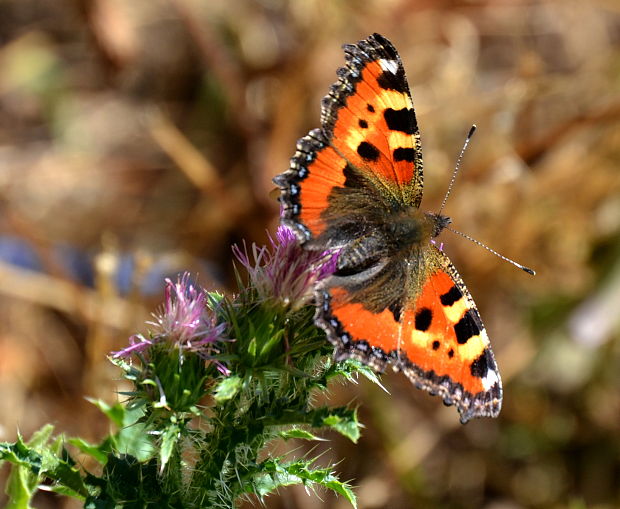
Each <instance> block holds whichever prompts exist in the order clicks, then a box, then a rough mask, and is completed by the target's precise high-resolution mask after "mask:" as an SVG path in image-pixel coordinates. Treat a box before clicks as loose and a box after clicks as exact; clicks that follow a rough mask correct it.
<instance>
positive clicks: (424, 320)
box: [415, 308, 433, 332]
mask: <svg viewBox="0 0 620 509" xmlns="http://www.w3.org/2000/svg"><path fill="white" fill-rule="evenodd" d="M432 321H433V312H432V311H431V310H430V309H429V308H422V309H420V310H418V312H417V313H416V314H415V328H416V329H417V330H419V331H421V332H424V331H426V330H428V328H429V327H430V326H431V322H432Z"/></svg>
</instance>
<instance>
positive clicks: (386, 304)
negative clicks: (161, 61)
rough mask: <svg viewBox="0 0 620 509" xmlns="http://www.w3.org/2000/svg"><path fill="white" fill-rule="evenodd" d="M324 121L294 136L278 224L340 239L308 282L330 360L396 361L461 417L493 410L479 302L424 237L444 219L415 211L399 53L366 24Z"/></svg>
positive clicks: (493, 374)
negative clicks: (331, 270) (334, 259)
mask: <svg viewBox="0 0 620 509" xmlns="http://www.w3.org/2000/svg"><path fill="white" fill-rule="evenodd" d="M345 55H346V65H345V66H344V67H342V68H341V69H339V70H338V76H339V80H338V81H337V82H336V83H335V84H334V85H333V86H332V87H331V89H330V92H329V94H328V95H327V96H326V97H325V99H324V100H323V104H322V115H321V125H322V128H321V129H314V130H312V131H311V132H310V133H309V134H308V135H307V136H305V137H304V138H302V139H300V140H299V142H298V143H297V151H296V152H295V154H294V156H293V158H292V160H291V167H290V169H289V170H288V171H287V172H285V173H283V174H281V175H279V176H277V177H276V178H275V179H274V181H275V182H276V184H278V185H279V186H280V189H281V193H282V194H281V203H282V222H283V224H285V225H288V226H289V227H291V228H292V229H293V230H294V231H295V232H296V233H297V236H298V238H299V239H300V241H301V242H302V243H303V244H304V246H305V247H306V248H307V249H327V248H338V249H339V250H340V255H339V259H338V268H337V270H336V272H335V274H334V275H333V276H332V277H331V278H329V279H328V280H326V281H325V282H324V283H322V284H321V285H320V286H319V287H318V288H317V292H316V299H317V313H316V323H317V324H318V325H319V326H321V327H322V328H323V329H324V330H325V331H326V333H327V337H328V339H329V340H330V341H331V342H332V343H333V344H334V345H335V347H336V352H335V354H336V358H338V359H344V358H356V359H359V360H361V361H362V362H364V363H366V364H368V365H370V366H372V367H373V368H375V369H378V370H383V369H385V368H386V367H387V366H392V367H393V368H394V369H396V370H400V371H403V372H404V374H405V375H406V376H407V377H408V378H409V379H410V380H411V381H412V382H413V383H414V384H415V385H416V386H417V387H420V388H422V389H425V390H427V391H429V392H431V393H432V394H438V395H440V396H441V397H442V398H443V400H444V402H445V403H446V404H455V405H456V407H457V409H458V411H459V413H460V414H461V421H462V422H466V421H467V420H469V419H471V418H472V417H480V416H496V415H497V414H498V413H499V410H500V407H501V398H502V388H501V380H500V377H499V373H498V371H497V367H496V365H495V361H494V358H493V354H492V352H491V349H490V346H489V340H488V337H487V334H486V331H485V329H484V326H483V325H482V321H481V320H480V316H479V314H478V311H477V309H476V306H475V304H474V302H473V300H472V298H471V296H470V294H469V292H468V291H467V289H466V288H465V285H464V284H463V282H462V280H461V278H460V276H459V275H458V273H457V272H456V270H455V269H454V267H453V266H452V264H451V263H450V261H449V259H448V258H447V256H446V255H445V254H444V253H443V252H441V251H440V250H438V249H437V248H435V246H433V245H432V244H431V243H430V240H431V239H432V238H433V237H435V236H436V235H437V234H438V233H439V232H440V231H441V230H442V229H443V227H445V226H446V225H447V224H448V223H449V219H448V218H445V217H443V216H437V215H433V214H424V213H422V212H420V211H419V205H420V202H421V199H422V181H423V177H422V153H421V147H420V135H419V131H418V126H417V122H416V117H415V112H414V110H413V102H412V100H411V95H410V92H409V86H408V84H407V80H406V77H405V72H404V68H403V65H402V62H401V59H400V57H399V55H398V53H397V52H396V50H395V49H394V47H393V46H392V44H391V43H390V42H389V41H387V39H385V38H384V37H382V36H380V35H378V34H374V35H372V36H370V37H368V38H367V39H365V40H363V41H360V42H359V43H358V44H356V45H347V46H345Z"/></svg>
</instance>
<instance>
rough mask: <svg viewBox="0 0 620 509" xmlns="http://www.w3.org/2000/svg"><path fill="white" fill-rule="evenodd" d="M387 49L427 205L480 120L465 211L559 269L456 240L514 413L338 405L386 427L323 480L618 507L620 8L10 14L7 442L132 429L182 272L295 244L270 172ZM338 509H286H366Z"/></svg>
mask: <svg viewBox="0 0 620 509" xmlns="http://www.w3.org/2000/svg"><path fill="white" fill-rule="evenodd" d="M372 32H380V33H382V34H383V35H385V36H386V37H388V38H389V39H390V40H392V42H393V43H394V44H395V46H396V47H397V48H398V50H399V52H400V54H401V56H402V58H403V61H404V65H405V68H406V71H407V73H408V78H409V82H410V84H411V87H412V90H413V97H414V102H415V105H416V111H417V114H418V121H419V124H420V127H421V132H422V143H423V150H424V161H425V180H426V186H425V199H424V203H423V208H425V209H428V210H431V211H434V210H436V209H437V207H438V205H439V203H440V202H441V199H442V198H443V195H444V193H445V191H446V189H447V185H448V182H449V180H450V176H451V172H452V168H453V167H454V164H455V161H456V157H457V155H458V152H459V150H460V148H461V145H462V143H463V141H464V139H465V135H466V133H467V131H468V129H469V127H470V125H471V124H472V123H474V122H475V123H476V124H477V125H478V132H477V134H476V136H475V137H474V139H473V141H472V143H471V145H470V149H469V150H468V153H467V154H466V156H465V160H464V163H463V167H462V171H461V173H460V174H459V177H458V181H457V184H456V187H455V189H454V192H453V193H452V195H451V197H450V200H449V202H448V205H447V209H446V213H447V214H448V215H450V216H451V217H452V218H453V219H454V225H455V227H456V228H457V229H460V230H462V231H464V232H466V233H468V234H470V235H472V236H474V237H475V238H477V239H479V240H481V241H483V242H485V243H487V244H488V245H489V246H491V247H493V248H494V249H496V250H498V251H500V252H501V253H503V254H505V255H506V256H509V257H511V258H514V259H516V260H518V261H519V262H521V263H523V264H525V265H528V266H531V267H533V268H534V269H536V270H537V272H538V274H537V276H536V277H530V276H528V275H527V274H525V273H523V272H522V271H519V270H518V269H515V268H514V267H512V266H511V265H509V264H507V263H504V262H502V261H501V260H499V259H498V258H496V257H494V256H492V255H490V254H489V253H487V252H486V251H484V250H483V249H481V248H479V247H477V246H475V245H474V244H472V243H470V242H467V241H466V240H464V239H462V238H459V237H456V236H454V235H451V234H450V233H449V232H447V233H445V234H444V235H443V237H442V240H443V241H444V242H445V250H446V251H447V252H448V254H449V255H450V256H451V257H452V259H453V261H454V263H455V265H456V266H457V267H458V268H459V270H460V272H461V275H462V276H463V278H464V279H465V281H466V282H467V284H468V287H469V289H470V291H471V293H472V294H473V295H474V297H475V299H476V301H477V304H478V307H479V309H480V312H481V315H482V317H483V319H484V320H485V323H486V326H487V329H488V332H489V335H490V337H491V340H492V343H493V349H494V351H495V353H496V357H497V360H498V363H499V365H500V368H501V373H502V376H503V379H504V388H505V397H504V408H503V411H502V413H501V415H500V417H499V418H498V419H496V420H489V419H483V420H477V421H475V422H470V423H469V424H467V425H466V426H461V425H460V424H458V415H457V412H456V411H455V410H454V409H453V408H445V407H443V405H442V404H441V402H440V401H439V399H438V398H433V397H430V396H428V395H427V394H425V393H422V392H420V391H417V390H415V389H413V388H412V387H411V386H410V384H409V382H408V381H407V380H406V379H405V378H404V377H403V376H398V375H386V376H385V377H384V378H383V382H384V384H385V385H386V386H387V388H388V389H389V391H390V393H391V394H390V395H388V394H386V393H384V392H382V391H381V390H380V389H378V388H377V387H375V386H371V385H370V384H368V383H365V382H360V384H359V385H348V386H335V387H333V388H332V391H331V395H330V401H331V402H332V403H334V404H344V403H347V402H351V401H353V402H354V404H356V405H358V406H359V411H360V418H361V421H362V422H363V423H364V424H365V426H366V429H365V431H364V434H363V438H362V439H361V441H360V443H359V444H358V445H357V446H353V445H352V444H350V443H347V442H346V441H344V440H341V439H339V438H338V437H337V436H335V435H329V438H330V442H329V443H328V444H327V445H326V446H325V447H324V448H323V449H321V450H320V451H319V452H321V451H323V456H322V458H321V461H324V462H326V463H327V462H328V461H330V460H331V461H339V460H341V459H342V458H345V459H343V460H342V461H341V462H340V464H339V465H338V467H337V469H338V471H339V472H341V477H342V478H343V479H350V480H351V482H352V484H353V485H355V486H357V494H358V496H359V505H360V508H383V507H394V508H426V507H428V508H480V507H482V508H485V509H520V508H529V507H533V508H564V507H566V508H574V509H581V508H586V507H587V508H600V509H606V508H614V507H620V338H619V330H620V256H619V255H620V168H619V165H620V3H618V2H617V1H614V0H590V1H578V0H566V1H558V0H554V1H551V0H549V1H543V0H541V1H536V0H529V1H518V0H512V1H510V0H506V1H490V0H489V1H483V0H480V1H477V0H469V1H468V0H462V1H458V0H457V1H450V0H448V1H443V2H432V1H429V0H420V1H407V0H382V1H379V0H370V1H367V2H354V1H347V0H342V1H338V2H332V1H328V0H307V1H293V0H289V1H286V0H262V1H250V0H132V1H123V0H65V1H59V0H8V1H7V0H4V1H0V207H1V209H0V441H3V440H14V439H15V437H16V434H17V432H18V431H19V432H21V433H22V434H23V435H25V436H26V437H28V436H29V435H30V434H31V433H32V432H33V431H34V430H36V429H37V428H39V427H40V426H41V425H43V424H44V423H47V422H52V423H54V424H55V425H56V427H57V430H58V431H62V432H65V433H67V434H69V435H76V434H80V435H83V436H85V437H86V438H88V439H91V440H95V439H97V438H98V437H101V436H102V435H103V434H105V433H106V431H107V428H106V423H105V422H104V420H103V419H102V418H100V417H99V416H98V414H97V412H96V411H94V410H93V409H92V408H91V405H89V404H88V403H87V402H86V401H85V400H84V397H85V396H91V397H97V398H104V399H106V400H108V401H110V402H112V401H114V400H115V397H116V396H115V394H114V391H115V390H116V387H117V384H118V377H119V373H118V372H117V371H116V370H115V369H114V368H113V367H111V366H110V364H109V363H108V361H107V360H106V354H107V353H108V352H110V351H112V350H115V349H119V348H120V347H122V346H123V345H125V344H126V343H127V337H128V336H129V335H130V334H131V333H133V332H136V331H144V325H143V323H144V320H145V319H148V317H149V312H150V311H151V310H153V309H154V308H155V307H156V306H157V305H158V303H159V302H160V301H161V299H162V288H163V278H164V277H166V276H173V275H175V274H176V273H178V272H180V271H183V270H190V271H191V272H193V273H197V274H198V279H199V281H200V282H201V283H202V284H203V285H204V286H205V287H207V288H209V289H215V288H218V289H222V290H227V291H230V290H231V289H232V288H233V287H232V279H231V251H230V245H231V243H234V242H239V241H241V240H242V239H246V241H248V242H257V243H264V242H265V240H266V231H267V230H269V231H273V230H274V229H275V227H276V225H277V213H278V205H277V202H276V201H275V198H274V196H273V194H272V195H271V196H270V192H271V191H272V189H273V187H274V186H273V184H272V183H271V178H272V177H273V176H274V175H276V174H277V173H280V172H282V171H284V170H285V169H286V168H287V166H288V159H289V158H290V156H291V155H292V154H293V152H294V148H295V141H296V140H297V139H298V138H299V137H301V136H303V135H304V134H305V133H306V132H307V131H308V130H309V129H311V128H313V127H317V126H318V125H319V112H320V100H321V98H322V97H323V96H324V95H325V94H326V93H327V90H328V87H329V85H330V84H331V83H332V82H334V81H335V79H336V74H335V73H336V69H337V68H338V67H339V66H340V65H342V64H343V61H344V57H343V53H342V50H341V45H342V44H343V43H351V42H356V41H358V40H359V39H362V38H364V37H366V36H367V35H369V34H370V33H372ZM302 447H303V445H302V444H300V445H299V449H298V451H297V453H298V454H303V451H304V449H302ZM317 453H318V452H317V451H316V450H315V451H313V452H312V453H311V454H317ZM0 477H1V479H0V481H2V480H3V479H4V478H5V477H6V468H5V469H3V470H2V471H0ZM2 484H3V482H2ZM320 496H321V498H320V499H319V498H317V497H315V496H312V495H311V496H308V494H306V492H305V491H304V489H303V488H290V489H286V490H282V492H281V493H279V494H278V495H274V496H271V497H269V499H268V501H267V506H268V507H269V508H300V509H311V508H317V507H328V508H338V509H341V508H344V507H347V504H346V502H345V501H344V500H342V499H337V498H335V497H333V496H332V495H331V494H327V493H321V494H320ZM2 497H3V495H0V504H2V503H3V499H2ZM251 505H252V504H248V507H250V506H251ZM36 507H40V508H60V507H77V506H76V505H75V504H74V503H68V502H67V501H65V500H61V499H58V498H55V497H54V496H51V495H49V496H48V495H45V494H42V495H41V496H40V497H39V498H38V499H37V505H36Z"/></svg>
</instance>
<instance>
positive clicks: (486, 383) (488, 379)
mask: <svg viewBox="0 0 620 509" xmlns="http://www.w3.org/2000/svg"><path fill="white" fill-rule="evenodd" d="M497 383H499V375H498V374H497V371H495V370H492V369H489V370H488V371H487V374H486V376H485V377H484V378H483V379H482V386H483V387H484V390H485V391H488V390H490V389H491V387H493V386H494V385H495V384H497Z"/></svg>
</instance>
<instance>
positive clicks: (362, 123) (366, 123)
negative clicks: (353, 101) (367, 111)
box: [357, 118, 368, 129]
mask: <svg viewBox="0 0 620 509" xmlns="http://www.w3.org/2000/svg"><path fill="white" fill-rule="evenodd" d="M357 123H358V124H359V126H360V127H361V128H362V129H367V128H368V122H366V121H365V120H364V119H363V118H360V119H359V121H358V122H357Z"/></svg>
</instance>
